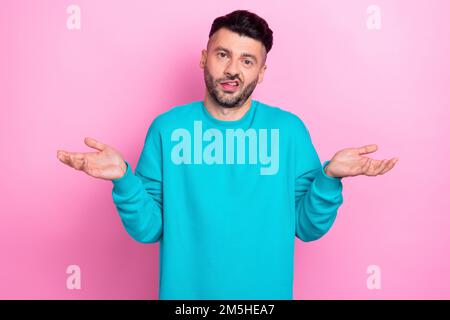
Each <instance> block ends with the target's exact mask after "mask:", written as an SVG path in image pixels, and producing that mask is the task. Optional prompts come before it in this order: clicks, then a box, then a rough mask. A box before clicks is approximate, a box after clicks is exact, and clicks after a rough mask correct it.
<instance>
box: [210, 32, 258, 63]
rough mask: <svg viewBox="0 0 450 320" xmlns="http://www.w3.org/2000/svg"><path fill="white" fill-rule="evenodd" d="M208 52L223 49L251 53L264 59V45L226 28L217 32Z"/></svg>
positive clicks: (212, 38)
mask: <svg viewBox="0 0 450 320" xmlns="http://www.w3.org/2000/svg"><path fill="white" fill-rule="evenodd" d="M208 44H209V46H208V50H211V51H213V50H215V49H216V48H217V47H223V48H225V49H228V50H230V51H231V52H233V53H236V54H240V53H243V52H245V53H251V54H254V55H256V56H259V57H262V56H263V54H264V45H263V44H262V43H261V42H260V41H258V40H255V39H253V38H250V37H247V36H245V35H242V36H241V35H239V34H238V33H236V32H233V31H230V30H228V29H226V28H221V29H219V30H217V31H216V32H215V33H214V34H213V35H212V37H211V39H210V41H209V43H208Z"/></svg>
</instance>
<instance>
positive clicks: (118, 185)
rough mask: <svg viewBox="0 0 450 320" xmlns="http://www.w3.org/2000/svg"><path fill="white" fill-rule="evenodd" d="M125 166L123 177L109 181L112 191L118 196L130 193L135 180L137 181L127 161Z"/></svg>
mask: <svg viewBox="0 0 450 320" xmlns="http://www.w3.org/2000/svg"><path fill="white" fill-rule="evenodd" d="M124 161H125V160H124ZM125 164H126V165H127V170H126V171H125V173H124V175H123V176H122V177H120V178H118V179H113V180H111V181H112V183H113V185H114V191H115V192H116V193H119V194H121V193H128V192H130V191H131V190H132V189H133V188H134V186H135V185H136V179H138V177H136V176H135V175H134V174H133V171H132V170H131V166H130V164H129V163H128V162H127V161H125Z"/></svg>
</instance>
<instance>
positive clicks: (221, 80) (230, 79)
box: [217, 77, 242, 83]
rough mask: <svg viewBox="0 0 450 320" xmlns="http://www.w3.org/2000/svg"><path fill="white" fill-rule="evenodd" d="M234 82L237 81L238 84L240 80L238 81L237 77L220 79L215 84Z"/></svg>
mask: <svg viewBox="0 0 450 320" xmlns="http://www.w3.org/2000/svg"><path fill="white" fill-rule="evenodd" d="M234 80H236V81H239V83H241V82H242V81H241V79H239V77H234V78H226V79H220V80H218V81H217V82H218V83H221V82H224V81H234Z"/></svg>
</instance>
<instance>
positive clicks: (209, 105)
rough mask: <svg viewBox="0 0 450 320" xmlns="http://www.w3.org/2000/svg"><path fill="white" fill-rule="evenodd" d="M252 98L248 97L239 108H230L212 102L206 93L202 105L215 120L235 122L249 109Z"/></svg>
mask: <svg viewBox="0 0 450 320" xmlns="http://www.w3.org/2000/svg"><path fill="white" fill-rule="evenodd" d="M251 101H252V97H251V96H250V97H248V99H247V101H245V102H244V104H242V105H241V106H236V107H232V108H225V107H222V106H220V105H218V104H216V103H215V102H214V100H213V99H212V98H211V97H210V95H209V94H208V92H206V93H205V100H204V101H203V104H204V105H205V107H206V109H207V110H208V111H209V113H210V114H211V115H212V116H213V117H214V118H216V119H219V120H223V121H236V120H239V119H241V118H242V117H243V116H244V115H245V113H246V112H247V111H248V109H250V105H251Z"/></svg>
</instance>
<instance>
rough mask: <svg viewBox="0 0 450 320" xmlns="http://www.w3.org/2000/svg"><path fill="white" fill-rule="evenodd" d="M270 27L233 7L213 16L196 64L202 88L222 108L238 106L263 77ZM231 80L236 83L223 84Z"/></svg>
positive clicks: (254, 16) (268, 46)
mask: <svg viewBox="0 0 450 320" xmlns="http://www.w3.org/2000/svg"><path fill="white" fill-rule="evenodd" d="M272 43H273V37H272V30H271V29H270V28H269V26H268V24H267V22H266V21H265V20H264V19H262V18H261V17H259V16H257V15H256V14H254V13H251V12H249V11H246V10H236V11H233V12H231V13H229V14H227V15H225V16H222V17H218V18H216V19H215V20H214V22H213V24H212V26H211V30H210V32H209V40H208V44H207V49H206V50H202V56H201V60H200V67H201V68H202V69H203V70H204V77H205V84H206V89H207V90H208V93H209V95H210V96H211V98H212V99H213V100H214V102H215V103H216V104H218V105H220V106H222V107H225V108H232V107H240V106H241V105H242V104H244V103H245V102H246V101H247V99H248V98H249V97H250V96H251V94H252V93H253V90H254V89H255V87H256V85H257V84H258V83H261V82H262V81H263V78H264V71H265V70H266V68H267V65H266V58H267V54H268V52H269V51H270V49H271V48H272ZM229 81H234V82H236V84H237V86H235V87H233V86H231V84H230V85H223V82H229Z"/></svg>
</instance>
